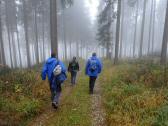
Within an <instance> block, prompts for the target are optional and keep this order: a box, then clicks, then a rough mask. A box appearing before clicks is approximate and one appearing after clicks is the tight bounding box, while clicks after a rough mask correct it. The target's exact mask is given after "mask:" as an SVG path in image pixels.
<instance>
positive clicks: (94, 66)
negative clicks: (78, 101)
mask: <svg viewBox="0 0 168 126" xmlns="http://www.w3.org/2000/svg"><path fill="white" fill-rule="evenodd" d="M101 70H102V64H101V61H100V59H99V58H97V56H96V53H93V54H92V57H91V58H90V59H88V61H87V63H86V68H85V74H86V75H88V76H89V93H90V94H93V90H94V86H95V82H96V79H97V77H98V75H99V74H100V73H101Z"/></svg>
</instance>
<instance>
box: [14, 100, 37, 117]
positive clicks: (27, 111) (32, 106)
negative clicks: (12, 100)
mask: <svg viewBox="0 0 168 126" xmlns="http://www.w3.org/2000/svg"><path fill="white" fill-rule="evenodd" d="M17 111H18V112H20V113H23V114H24V115H25V117H29V118H30V117H33V116H35V115H36V114H38V113H39V111H40V102H39V101H38V100H35V99H33V100H28V99H24V100H23V101H22V102H21V103H20V105H19V107H18V108H17Z"/></svg>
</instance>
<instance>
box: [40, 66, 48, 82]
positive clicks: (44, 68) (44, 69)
mask: <svg viewBox="0 0 168 126" xmlns="http://www.w3.org/2000/svg"><path fill="white" fill-rule="evenodd" d="M46 76H47V64H45V65H44V66H43V69H42V73H41V78H42V80H46Z"/></svg>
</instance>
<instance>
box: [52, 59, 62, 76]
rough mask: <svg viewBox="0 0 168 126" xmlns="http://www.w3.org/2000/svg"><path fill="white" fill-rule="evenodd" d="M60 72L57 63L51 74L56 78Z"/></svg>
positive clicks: (60, 69) (59, 66)
mask: <svg viewBox="0 0 168 126" xmlns="http://www.w3.org/2000/svg"><path fill="white" fill-rule="evenodd" d="M61 72H62V68H61V65H59V61H57V64H56V66H55V68H54V70H53V74H54V76H58V75H60V74H61Z"/></svg>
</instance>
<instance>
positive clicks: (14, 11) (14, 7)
mask: <svg viewBox="0 0 168 126" xmlns="http://www.w3.org/2000/svg"><path fill="white" fill-rule="evenodd" d="M12 4H13V5H12V6H13V13H14V14H15V15H14V16H15V17H14V20H15V29H16V38H17V48H18V54H19V66H20V67H21V68H22V58H21V51H20V40H19V32H18V24H17V22H18V19H17V15H16V9H17V8H16V3H15V1H12ZM15 44H16V43H15ZM15 49H16V48H15Z"/></svg>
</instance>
